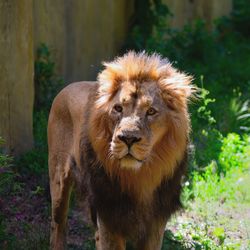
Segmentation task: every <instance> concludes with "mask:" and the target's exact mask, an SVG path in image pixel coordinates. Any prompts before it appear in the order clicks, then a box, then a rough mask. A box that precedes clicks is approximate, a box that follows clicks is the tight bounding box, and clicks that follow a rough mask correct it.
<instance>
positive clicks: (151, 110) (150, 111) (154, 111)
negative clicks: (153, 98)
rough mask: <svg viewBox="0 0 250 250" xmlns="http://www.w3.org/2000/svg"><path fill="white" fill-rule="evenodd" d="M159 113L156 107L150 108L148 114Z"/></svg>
mask: <svg viewBox="0 0 250 250" xmlns="http://www.w3.org/2000/svg"><path fill="white" fill-rule="evenodd" d="M156 113H157V111H156V110H155V109H154V108H150V109H148V111H147V115H155V114H156Z"/></svg>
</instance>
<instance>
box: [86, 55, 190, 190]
mask: <svg viewBox="0 0 250 250" xmlns="http://www.w3.org/2000/svg"><path fill="white" fill-rule="evenodd" d="M104 66H105V69H104V70H103V71H102V72H101V73H100V74H99V77H98V82H99V89H98V96H97V100H96V102H95V107H94V111H93V113H92V115H91V118H90V139H91V143H92V145H93V148H94V150H95V152H96V153H97V157H98V159H99V161H101V162H102V164H103V165H104V167H105V168H106V170H107V172H108V173H109V174H110V175H118V176H119V177H120V178H121V179H122V180H121V181H124V182H125V183H126V184H125V185H127V186H128V185H131V183H130V181H131V179H133V177H134V176H137V177H135V178H136V181H137V182H140V178H142V179H143V176H148V177H147V178H151V179H152V181H153V182H155V183H158V182H159V181H160V180H161V179H162V178H163V177H164V176H171V175H172V174H173V172H174V169H175V167H176V165H177V162H179V161H180V160H181V159H182V157H183V155H184V153H185V150H186V146H187V140H188V134H189V130H190V121H189V115H188V111H187V101H188V99H189V97H190V96H191V94H192V93H193V90H194V88H193V86H192V85H191V84H190V83H191V77H190V76H187V75H185V74H183V73H180V72H178V71H177V70H176V69H175V68H173V67H172V65H171V64H170V63H169V62H168V60H166V59H162V58H161V57H160V56H159V55H157V54H153V55H147V54H146V53H144V52H143V53H139V54H137V53H134V52H129V53H127V54H125V55H124V56H123V57H118V58H117V59H116V60H115V61H113V62H110V63H104ZM150 175H152V176H150ZM124 179H126V180H124ZM152 181H151V182H152ZM127 182H129V183H130V184H127Z"/></svg>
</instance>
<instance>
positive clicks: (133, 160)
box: [109, 81, 167, 169]
mask: <svg viewBox="0 0 250 250" xmlns="http://www.w3.org/2000/svg"><path fill="white" fill-rule="evenodd" d="M109 119H110V122H109V123H110V130H111V133H112V135H113V136H112V141H111V142H110V154H111V156H112V157H115V158H116V159H119V161H120V167H122V168H130V169H138V168H140V167H141V165H142V163H144V162H146V161H147V160H148V158H149V156H150V155H151V151H152V148H153V147H154V145H155V144H156V143H157V142H158V141H159V140H160V138H161V137H162V136H163V135H164V134H165V133H166V131H167V107H166V105H165V103H164V101H163V100H162V97H161V93H160V89H159V88H158V87H157V85H156V84H155V82H145V83H143V84H141V83H140V84H138V83H136V82H128V81H125V82H124V83H122V84H121V89H120V90H119V91H118V92H117V94H116V95H115V96H114V98H113V100H112V101H111V104H110V110H109Z"/></svg>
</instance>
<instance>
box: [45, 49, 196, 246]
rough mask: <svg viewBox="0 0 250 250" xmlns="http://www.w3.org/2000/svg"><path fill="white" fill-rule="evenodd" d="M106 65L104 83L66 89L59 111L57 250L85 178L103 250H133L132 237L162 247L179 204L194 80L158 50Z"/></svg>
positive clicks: (52, 127) (52, 143)
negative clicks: (74, 193) (129, 139)
mask: <svg viewBox="0 0 250 250" xmlns="http://www.w3.org/2000/svg"><path fill="white" fill-rule="evenodd" d="M104 65H105V69H104V70H103V71H102V72H101V73H100V74H99V77H98V83H76V84H72V85H70V86H68V87H66V88H65V89H64V90H63V91H62V92H61V93H60V94H59V95H58V96H57V97H56V99H55V101H54V103H53V106H52V109H51V113H50V118H49V125H48V140H49V165H50V187H51V196H52V231H51V247H52V248H53V249H63V248H64V247H65V242H66V221H67V220H66V216H67V209H68V200H69V195H70V191H71V187H72V185H73V183H74V182H77V183H78V184H80V186H81V187H82V190H84V194H85V195H86V199H87V200H88V204H89V207H90V209H91V212H92V215H93V218H94V220H95V218H97V220H96V222H97V225H98V232H97V233H96V239H97V240H96V242H97V243H96V245H97V248H98V249H102V250H103V249H125V245H124V244H125V242H126V240H131V241H133V242H134V244H135V246H137V248H138V249H151V250H154V249H160V246H161V240H162V235H163V232H164V226H165V223H166V220H167V219H168V218H169V216H170V215H171V213H173V212H174V211H175V210H176V209H177V208H178V206H179V196H180V181H181V176H182V175H183V173H184V170H185V156H186V149H187V141H188V135H189V131H190V121H189V115H188V111H187V102H188V99H189V97H190V96H191V95H192V93H193V91H194V90H195V89H194V87H193V86H192V85H190V82H191V77H189V76H187V75H185V74H183V73H180V72H178V71H177V70H176V69H174V68H173V67H172V66H171V64H170V63H169V62H168V61H166V60H164V59H162V58H161V57H160V56H159V55H156V54H153V55H151V56H148V55H147V54H145V53H140V54H136V53H134V52H129V53H128V54H126V55H124V56H123V57H120V58H117V59H116V60H115V61H113V62H111V63H105V64H104ZM117 103H118V104H119V105H121V106H122V107H123V110H122V113H121V114H120V113H117V112H116V111H115V109H114V108H115V106H116V105H117ZM150 107H156V108H158V110H157V111H158V112H157V113H156V114H155V115H153V116H152V118H151V117H150V116H147V115H145V114H147V110H149V109H150ZM145 117H146V118H145ZM128 134H129V135H133V137H136V138H137V137H138V138H139V139H138V142H136V143H133V144H132V146H131V147H128V146H127V145H126V144H125V143H124V142H123V141H121V140H120V139H118V138H120V137H119V136H121V135H123V136H124V135H126V136H127V135H128ZM128 150H129V151H128ZM127 151H128V152H130V153H131V154H132V156H128V155H127V154H126V152H127ZM124 152H125V153H124ZM120 206H121V207H120ZM131 213H132V214H131ZM129 223H130V224H133V225H134V227H133V228H131V225H130V224H129ZM135 223H136V225H135Z"/></svg>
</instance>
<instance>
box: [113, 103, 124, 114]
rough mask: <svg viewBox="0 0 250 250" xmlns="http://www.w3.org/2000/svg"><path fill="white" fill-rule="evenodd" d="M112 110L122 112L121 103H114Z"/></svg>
mask: <svg viewBox="0 0 250 250" xmlns="http://www.w3.org/2000/svg"><path fill="white" fill-rule="evenodd" d="M114 110H115V111H116V112H118V113H121V112H122V110H123V108H122V106H121V105H119V104H116V105H115V106H114Z"/></svg>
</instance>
